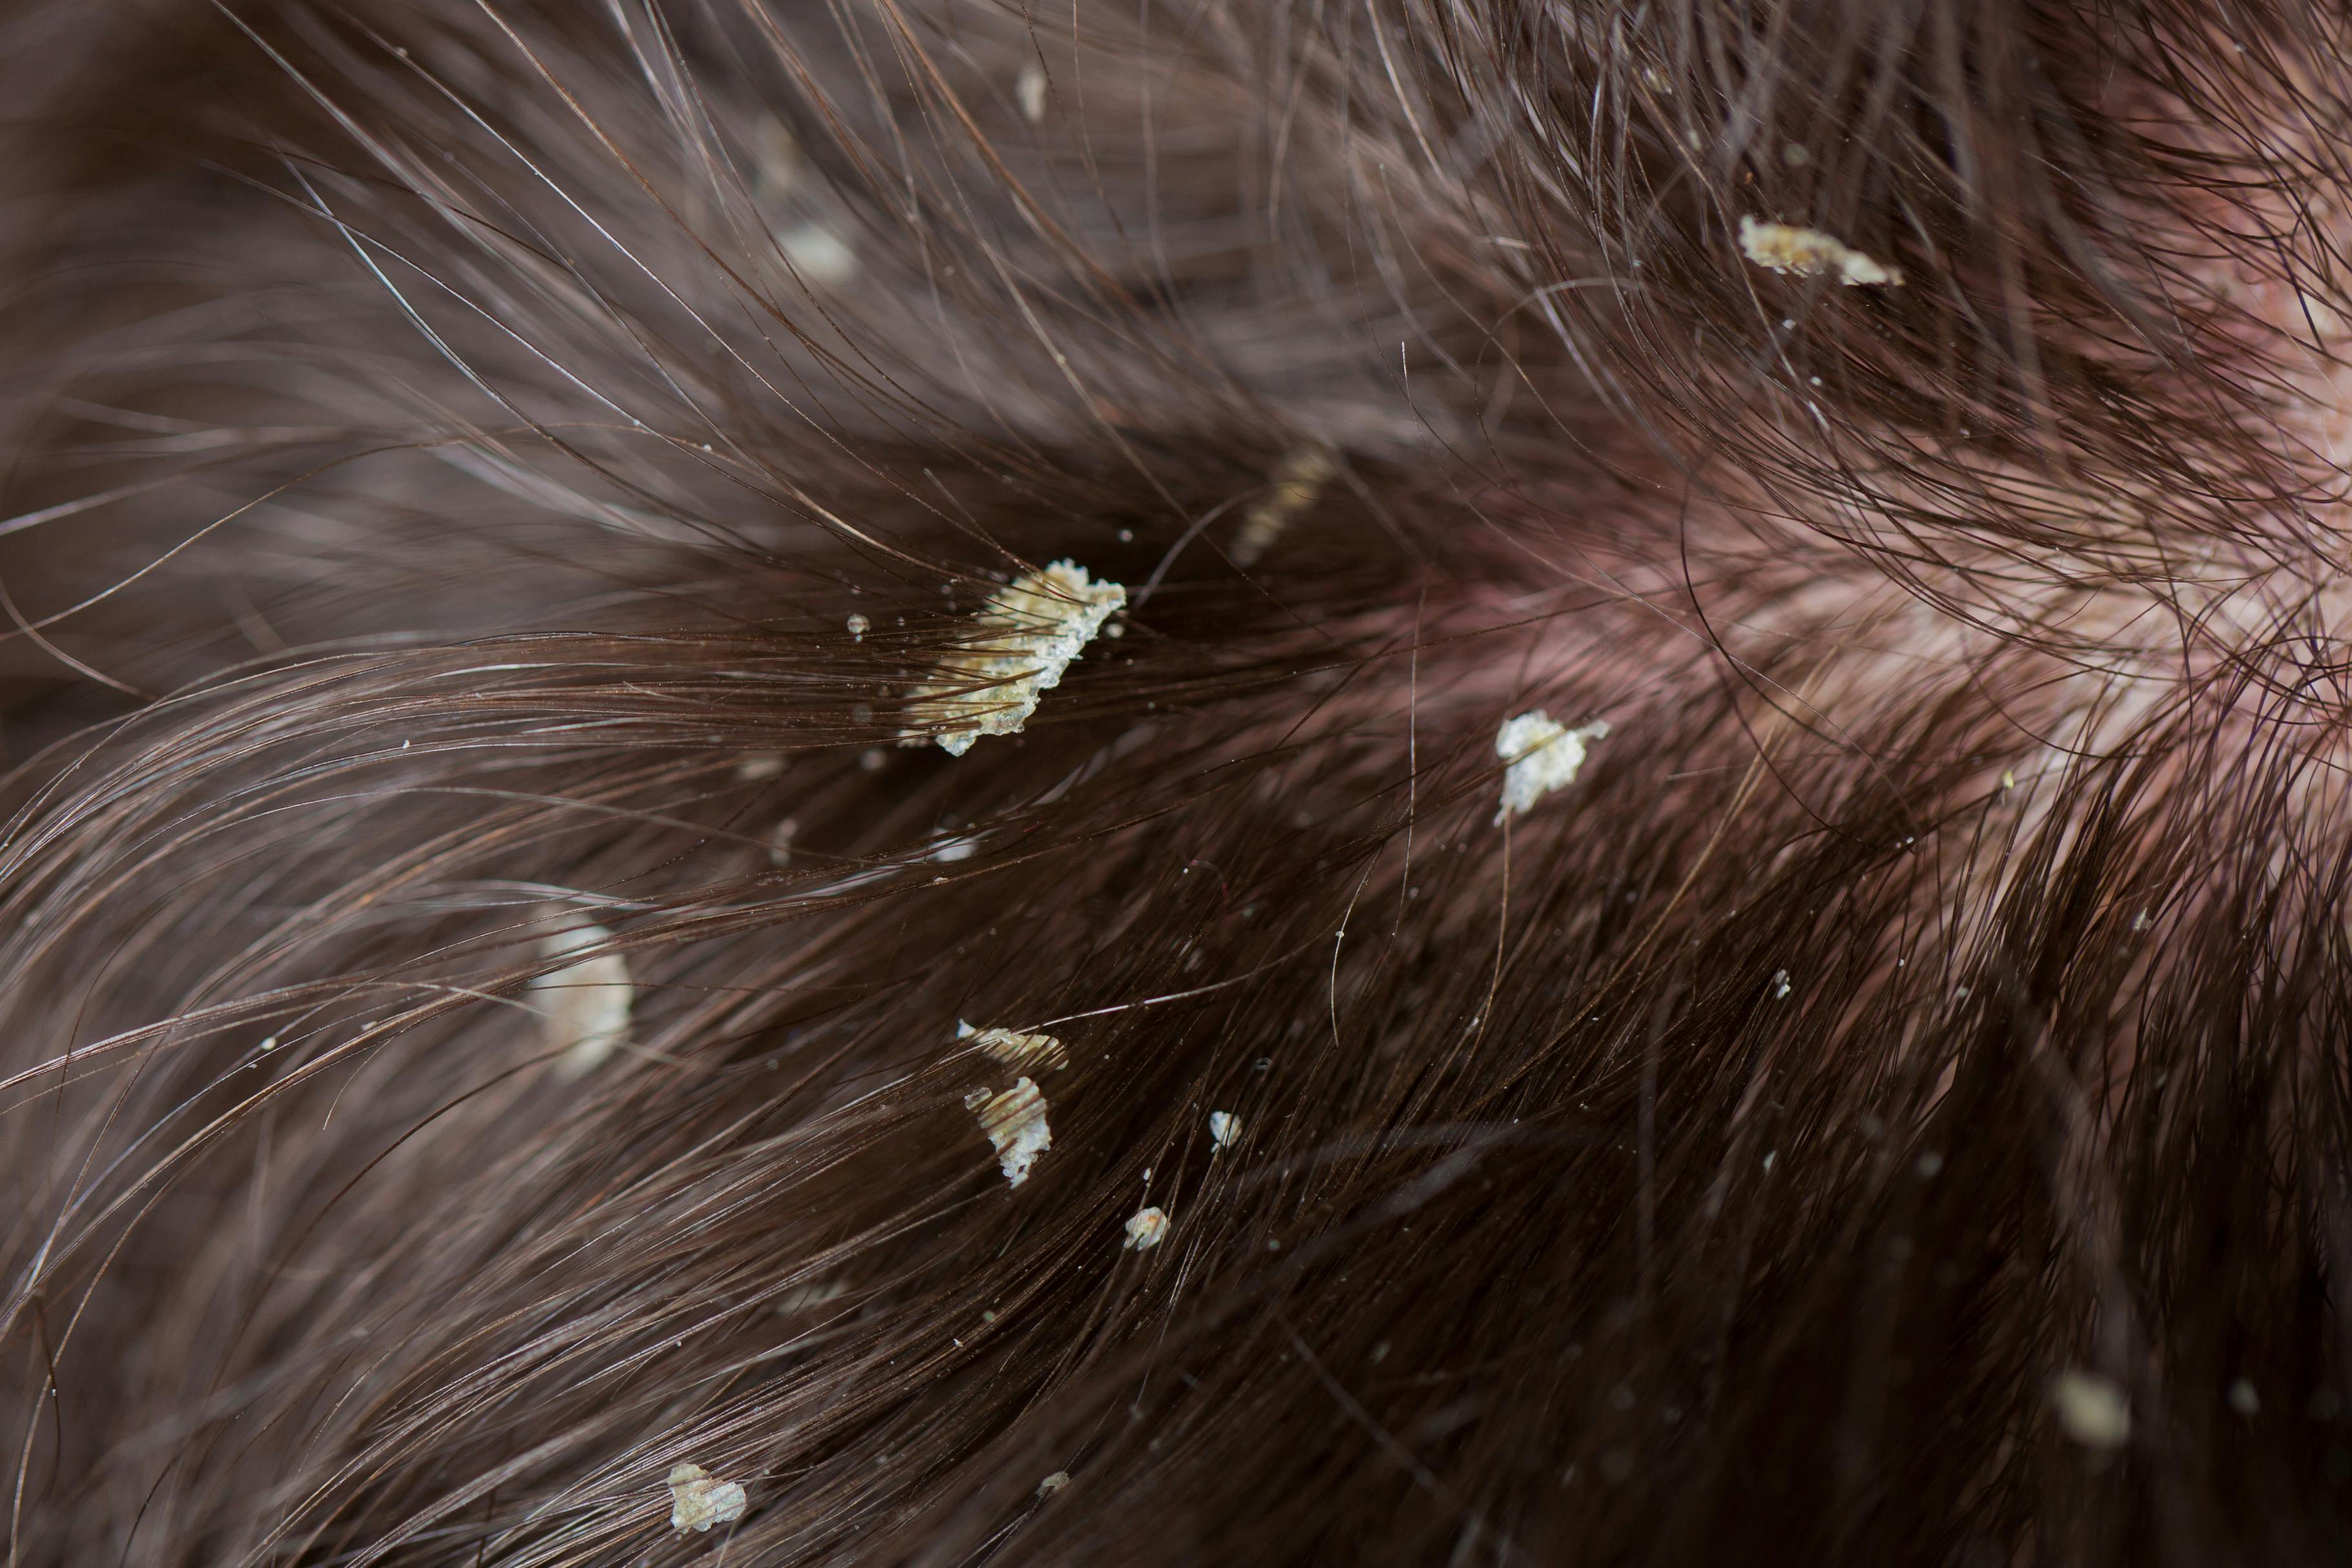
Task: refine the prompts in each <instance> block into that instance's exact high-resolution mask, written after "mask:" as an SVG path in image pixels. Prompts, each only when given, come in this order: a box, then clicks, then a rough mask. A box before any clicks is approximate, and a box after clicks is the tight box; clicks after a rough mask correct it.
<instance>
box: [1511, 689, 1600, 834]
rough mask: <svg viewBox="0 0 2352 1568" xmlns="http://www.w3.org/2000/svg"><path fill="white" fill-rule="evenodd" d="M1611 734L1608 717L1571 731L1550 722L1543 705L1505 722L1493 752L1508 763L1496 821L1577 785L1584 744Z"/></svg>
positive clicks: (1520, 812) (1524, 811)
mask: <svg viewBox="0 0 2352 1568" xmlns="http://www.w3.org/2000/svg"><path fill="white" fill-rule="evenodd" d="M1608 733H1609V723H1608V721H1606V720H1604V719H1595V720H1594V721H1592V722H1591V723H1590V724H1586V725H1584V726H1582V727H1581V728H1580V729H1575V730H1570V729H1567V728H1565V727H1563V726H1561V725H1559V724H1556V723H1554V722H1552V720H1551V717H1550V715H1549V714H1547V713H1546V712H1545V711H1544V710H1542V709H1540V708H1538V709H1536V710H1534V711H1532V712H1528V713H1522V714H1520V715H1519V716H1518V717H1517V718H1516V719H1512V720H1508V721H1505V723H1504V725H1503V727H1502V729H1501V730H1500V731H1497V732H1496V736H1495V754H1496V756H1498V757H1501V758H1503V759H1505V760H1506V761H1507V762H1508V763H1510V766H1509V767H1507V768H1506V769H1505V770H1504V771H1503V806H1502V809H1501V810H1500V811H1497V812H1496V813H1495V821H1496V824H1497V825H1499V824H1501V823H1502V822H1504V821H1505V820H1507V819H1508V818H1510V817H1513V816H1520V815H1523V814H1524V813H1526V812H1528V811H1530V810H1532V809H1534V806H1535V804H1536V802H1538V800H1541V799H1542V798H1543V797H1544V796H1545V795H1549V794H1550V793H1551V792H1552V791H1554V790H1556V789H1563V788H1565V787H1567V786H1568V785H1570V784H1574V783H1575V782H1576V771H1577V770H1578V769H1579V768H1580V767H1582V766H1583V765H1584V752H1585V743H1586V742H1589V741H1598V740H1602V739H1604V738H1606V737H1607V735H1608Z"/></svg>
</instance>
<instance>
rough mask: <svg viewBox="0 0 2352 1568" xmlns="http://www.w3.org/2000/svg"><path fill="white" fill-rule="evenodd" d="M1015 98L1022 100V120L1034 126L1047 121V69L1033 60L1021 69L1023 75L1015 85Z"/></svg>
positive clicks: (1016, 80)
mask: <svg viewBox="0 0 2352 1568" xmlns="http://www.w3.org/2000/svg"><path fill="white" fill-rule="evenodd" d="M1013 97H1014V98H1016V99H1018V100H1020V103H1021V118H1022V119H1024V120H1025V121H1028V122H1029V123H1030V124H1032V125H1037V124H1041V123H1043V122H1044V121H1045V67H1044V66H1041V65H1039V64H1038V63H1037V62H1036V61H1035V60H1031V61H1030V62H1029V63H1028V64H1027V65H1025V66H1023V67H1022V68H1021V75H1020V76H1019V77H1018V78H1016V79H1014V81H1013Z"/></svg>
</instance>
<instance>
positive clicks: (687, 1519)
mask: <svg viewBox="0 0 2352 1568" xmlns="http://www.w3.org/2000/svg"><path fill="white" fill-rule="evenodd" d="M669 1495H670V1509H669V1527H670V1528H671V1529H672V1530H692V1531H705V1530H709V1528H710V1527H711V1526H712V1525H714V1524H731V1523H733V1522H734V1521H736V1520H739V1519H740V1518H742V1517H743V1509H744V1506H745V1500H744V1497H743V1489H742V1487H741V1486H740V1484H739V1483H737V1482H734V1481H723V1482H722V1481H714V1480H712V1479H710V1472H709V1470H706V1469H704V1468H702V1467H701V1466H700V1465H680V1466H678V1467H677V1468H675V1469H673V1470H672V1471H670V1473H669Z"/></svg>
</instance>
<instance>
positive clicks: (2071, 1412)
mask: <svg viewBox="0 0 2352 1568" xmlns="http://www.w3.org/2000/svg"><path fill="white" fill-rule="evenodd" d="M2050 1404H2051V1405H2052V1407H2053V1409H2055V1410H2056V1411H2057V1413H2058V1427H2059V1430H2061V1431H2063V1432H2064V1433H2065V1434H2066V1436H2069V1437H2072V1438H2073V1439H2074V1441H2075V1442H2077V1443H2080V1444H2082V1445H2083V1447H2085V1448H2120V1447H2123V1446H2124V1445H2125V1444H2126V1443H2127V1442H2129V1441H2130V1440H2131V1405H2130V1404H2129V1403H2128V1402H2126V1400H2125V1398H2124V1391H2123V1390H2122V1389H2120V1388H2117V1387H2116V1385H2115V1384H2114V1383H2112V1382H2111V1381H2109V1380H2108V1379H2106V1378H2104V1377H2101V1376H2100V1375H2099V1374H2098V1373H2091V1372H2076V1371H2073V1370H2069V1371H2066V1372H2063V1373H2059V1374H2058V1381H2057V1382H2056V1383H2054V1384H2052V1385H2051V1388H2050Z"/></svg>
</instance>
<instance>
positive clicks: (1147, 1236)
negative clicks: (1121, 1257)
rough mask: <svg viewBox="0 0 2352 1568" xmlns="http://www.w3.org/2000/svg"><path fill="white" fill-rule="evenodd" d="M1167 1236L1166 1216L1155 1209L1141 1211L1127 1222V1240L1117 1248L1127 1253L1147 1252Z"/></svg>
mask: <svg viewBox="0 0 2352 1568" xmlns="http://www.w3.org/2000/svg"><path fill="white" fill-rule="evenodd" d="M1167 1234H1168V1216H1167V1215H1165V1214H1163V1213H1161V1212H1160V1210H1158V1209H1156V1208H1150V1209H1142V1210H1139V1211H1138V1212H1137V1213H1136V1214H1135V1215H1133V1216H1131V1217H1130V1218H1129V1220H1128V1222H1127V1239H1126V1240H1125V1241H1123V1242H1121V1243H1119V1246H1120V1247H1121V1248H1123V1249H1124V1250H1126V1251H1129V1252H1149V1251H1150V1250H1151V1249H1152V1248H1153V1247H1157V1246H1159V1245H1160V1237H1163V1236H1166V1235H1167Z"/></svg>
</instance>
